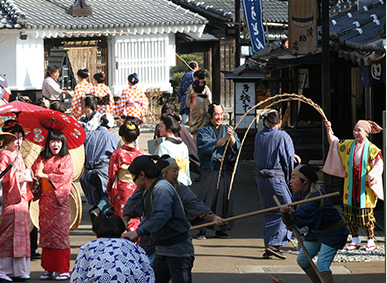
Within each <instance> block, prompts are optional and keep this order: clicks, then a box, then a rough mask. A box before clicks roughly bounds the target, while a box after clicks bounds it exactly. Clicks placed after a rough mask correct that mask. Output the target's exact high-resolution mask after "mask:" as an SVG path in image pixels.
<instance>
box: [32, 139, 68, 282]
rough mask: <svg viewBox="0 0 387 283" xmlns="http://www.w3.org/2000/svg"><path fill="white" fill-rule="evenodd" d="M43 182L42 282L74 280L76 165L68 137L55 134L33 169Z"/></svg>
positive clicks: (41, 228)
mask: <svg viewBox="0 0 387 283" xmlns="http://www.w3.org/2000/svg"><path fill="white" fill-rule="evenodd" d="M32 170H33V171H34V173H35V176H36V177H39V178H41V180H42V195H41V196H40V201H39V226H40V242H39V245H40V246H41V247H42V262H41V265H42V267H43V268H44V270H45V271H46V272H45V273H44V274H43V275H42V276H41V277H40V279H42V280H47V279H52V278H53V277H54V276H55V272H57V273H59V275H58V276H56V278H55V279H56V280H66V279H69V278H70V273H69V270H70V230H69V227H70V204H69V194H70V190H71V181H72V179H73V163H72V160H71V157H70V154H69V150H68V147H67V141H66V137H65V136H64V134H62V133H61V132H59V131H51V132H50V133H49V135H48V138H47V142H46V146H45V148H44V149H43V151H42V152H41V154H40V155H39V157H38V158H37V159H36V161H35V162H34V164H33V165H32Z"/></svg>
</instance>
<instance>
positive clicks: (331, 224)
mask: <svg viewBox="0 0 387 283" xmlns="http://www.w3.org/2000/svg"><path fill="white" fill-rule="evenodd" d="M317 181H318V177H317V174H316V171H315V169H314V168H313V167H312V166H310V165H308V164H301V165H298V166H297V167H296V168H295V169H294V170H293V171H292V173H291V178H290V186H291V188H292V190H293V193H292V198H291V202H296V201H300V200H304V199H308V198H313V197H318V196H321V195H325V194H326V192H325V190H324V189H322V188H321V187H320V186H319V185H318V184H317ZM281 213H282V220H283V222H284V223H285V225H286V227H287V229H289V230H292V229H293V227H294V226H297V227H298V228H302V227H308V233H307V235H306V236H305V240H304V246H305V248H306V251H307V252H308V253H309V255H310V257H311V258H313V257H315V256H316V255H317V254H318V260H317V269H318V271H319V272H320V273H321V276H322V278H323V279H324V281H325V282H327V283H331V282H333V277H332V272H331V270H330V265H331V263H332V261H333V258H334V257H335V255H336V253H337V251H338V250H339V249H342V248H343V247H344V245H345V243H346V241H347V237H348V234H349V230H348V228H347V227H346V226H345V225H346V224H345V220H344V218H343V217H342V216H341V215H340V213H339V212H338V211H337V209H336V208H335V207H334V206H333V204H332V201H331V200H330V199H328V198H325V199H322V200H315V201H311V202H308V203H304V204H302V205H299V206H297V207H294V208H293V207H289V206H288V205H283V206H282V207H281ZM297 263H298V265H299V266H300V267H301V268H302V269H303V270H304V271H305V273H306V274H307V275H308V277H309V278H310V279H311V280H312V282H320V280H319V278H318V275H317V274H316V273H315V271H314V269H313V267H312V266H311V265H310V262H309V260H308V258H307V257H306V255H305V252H304V251H303V250H302V249H301V250H300V252H299V253H298V257H297Z"/></svg>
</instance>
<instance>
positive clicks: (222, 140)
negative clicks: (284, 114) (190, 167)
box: [197, 103, 241, 239]
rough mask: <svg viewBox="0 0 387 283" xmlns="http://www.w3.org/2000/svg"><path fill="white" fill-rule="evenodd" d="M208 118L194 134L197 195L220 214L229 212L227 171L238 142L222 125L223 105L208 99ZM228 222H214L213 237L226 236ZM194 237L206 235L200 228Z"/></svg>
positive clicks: (235, 136)
mask: <svg viewBox="0 0 387 283" xmlns="http://www.w3.org/2000/svg"><path fill="white" fill-rule="evenodd" d="M208 114H209V115H210V122H209V123H208V124H207V125H205V126H203V127H202V128H200V130H199V131H198V134H197V146H198V155H199V160H200V164H201V170H200V181H199V184H198V193H197V194H198V198H199V199H200V200H201V201H203V202H204V203H205V204H206V205H207V206H208V207H209V208H211V210H212V211H213V212H214V213H215V214H216V215H219V216H220V217H222V218H227V217H231V216H233V207H232V196H230V199H228V191H229V187H230V182H231V172H232V170H233V168H234V165H235V159H236V156H237V153H238V151H239V149H240V146H241V143H240V140H239V139H238V136H237V134H236V133H235V132H234V130H233V128H232V127H226V126H224V125H222V122H223V106H222V105H220V104H217V103H212V104H210V106H209V107H208ZM228 140H230V144H229V146H228V148H227V152H226V154H225V160H224V163H223V167H222V172H221V176H220V181H219V188H217V183H218V176H219V170H220V163H221V160H222V158H223V153H224V151H225V149H226V144H227V141H228ZM231 228H232V223H228V224H227V225H225V226H221V227H219V226H216V227H214V229H215V237H217V238H222V239H228V238H230V236H229V235H228V234H227V233H226V230H231ZM197 238H198V239H205V238H206V231H205V230H201V231H200V233H199V234H198V235H197Z"/></svg>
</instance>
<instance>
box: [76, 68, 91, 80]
mask: <svg viewBox="0 0 387 283" xmlns="http://www.w3.org/2000/svg"><path fill="white" fill-rule="evenodd" d="M77 75H78V77H80V78H82V79H87V78H88V77H89V70H88V69H86V68H82V69H79V70H78V72H77Z"/></svg>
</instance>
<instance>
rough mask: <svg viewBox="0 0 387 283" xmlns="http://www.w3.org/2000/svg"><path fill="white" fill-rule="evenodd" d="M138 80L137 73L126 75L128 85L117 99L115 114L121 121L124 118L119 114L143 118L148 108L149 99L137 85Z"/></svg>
mask: <svg viewBox="0 0 387 283" xmlns="http://www.w3.org/2000/svg"><path fill="white" fill-rule="evenodd" d="M138 82H139V78H138V75H137V74H136V73H133V74H130V75H129V76H128V84H129V87H127V88H126V89H124V90H123V91H122V93H121V96H120V98H119V99H118V102H117V106H116V109H115V112H114V113H115V114H116V115H117V116H118V117H120V119H121V120H122V121H124V119H122V118H121V116H125V117H128V116H132V117H137V118H140V119H141V120H144V119H145V115H146V112H147V110H148V105H149V100H148V97H147V96H146V95H145V93H144V92H143V91H142V90H141V89H140V88H139V87H138V86H137V83H138Z"/></svg>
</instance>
